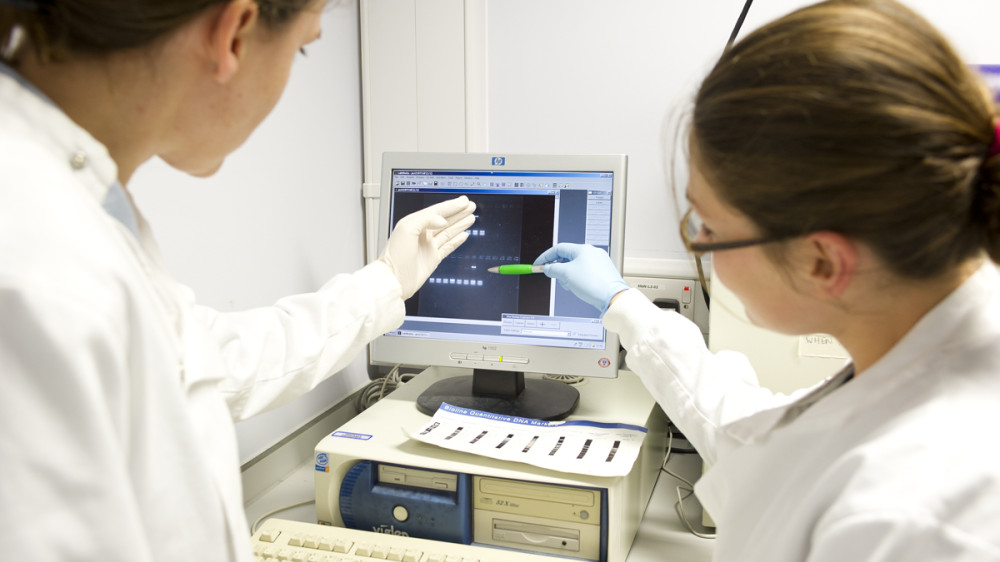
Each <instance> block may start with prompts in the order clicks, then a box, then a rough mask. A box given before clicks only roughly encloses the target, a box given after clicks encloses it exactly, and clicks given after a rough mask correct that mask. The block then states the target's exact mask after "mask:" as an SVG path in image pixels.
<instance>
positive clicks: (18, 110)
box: [0, 63, 118, 205]
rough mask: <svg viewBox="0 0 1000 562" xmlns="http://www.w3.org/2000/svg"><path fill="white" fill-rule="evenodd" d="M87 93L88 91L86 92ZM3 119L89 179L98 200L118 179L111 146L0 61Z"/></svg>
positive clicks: (0, 113) (87, 182)
mask: <svg viewBox="0 0 1000 562" xmlns="http://www.w3.org/2000/svg"><path fill="white" fill-rule="evenodd" d="M84 95H85V94H84ZM0 99H2V100H4V103H3V104H0V119H2V122H3V123H4V126H5V127H6V126H20V127H21V128H23V129H24V133H26V135H27V136H30V137H34V138H35V139H36V140H38V141H39V143H40V144H42V145H43V146H45V147H46V148H48V149H49V150H51V151H53V152H54V153H55V155H56V157H57V158H59V160H61V161H62V162H65V163H66V165H67V167H68V168H70V169H71V170H73V171H74V172H75V173H78V174H85V176H86V178H87V179H88V180H89V181H83V182H81V183H83V184H84V185H85V186H86V187H87V190H88V191H89V192H90V194H91V195H92V196H93V197H94V198H95V199H96V200H97V202H98V203H100V204H102V205H103V203H104V200H105V198H106V197H107V194H108V190H109V189H111V187H112V186H113V185H114V184H115V183H116V182H117V181H118V166H117V165H116V164H115V162H114V160H112V159H111V155H110V154H109V153H108V149H107V148H106V147H105V146H104V145H103V144H102V143H101V142H100V141H98V140H97V139H95V138H94V137H93V136H92V135H91V134H90V133H88V132H87V131H86V130H85V129H83V128H82V127H80V126H79V125H77V124H76V123H75V122H73V120H72V119H70V118H69V116H68V115H66V114H65V113H64V112H63V111H62V110H61V109H59V107H58V106H56V105H55V104H54V103H53V102H52V100H50V99H49V98H48V97H47V96H46V95H45V94H44V93H42V92H41V91H40V90H39V89H38V88H36V87H35V86H34V85H32V84H31V83H30V82H28V81H27V79H25V78H24V77H23V76H21V75H20V74H18V73H17V71H16V70H14V69H13V68H11V67H10V66H8V65H6V64H3V63H0Z"/></svg>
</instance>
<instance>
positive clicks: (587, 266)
mask: <svg viewBox="0 0 1000 562" xmlns="http://www.w3.org/2000/svg"><path fill="white" fill-rule="evenodd" d="M551 262H558V263H551ZM542 264H548V265H546V266H545V275H548V276H549V277H551V278H553V279H556V280H558V281H559V284H560V285H562V286H563V287H564V288H566V289H567V290H569V291H572V292H573V294H574V295H576V296H578V297H580V299H581V300H583V301H584V302H586V303H588V304H590V305H593V306H594V307H596V308H597V309H598V310H600V311H601V316H604V313H605V312H607V310H608V305H609V304H610V303H611V299H612V297H614V296H615V295H617V294H618V293H620V292H622V291H624V290H627V289H628V288H629V286H628V285H627V284H626V283H625V281H624V280H623V279H622V276H621V274H619V273H618V268H617V267H615V264H614V263H612V261H611V257H610V256H608V253H607V252H605V251H604V250H602V249H600V248H595V247H594V246H590V245H587V244H567V243H562V244H556V245H555V246H553V247H551V248H549V249H548V250H545V251H544V252H542V255H540V256H538V259H536V260H535V263H534V265H542Z"/></svg>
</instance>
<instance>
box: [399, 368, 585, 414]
mask: <svg viewBox="0 0 1000 562" xmlns="http://www.w3.org/2000/svg"><path fill="white" fill-rule="evenodd" d="M579 401H580V393H579V392H578V391H577V390H576V389H575V388H573V387H571V386H569V385H568V384H566V383H562V382H557V381H550V380H542V379H532V378H529V379H525V378H524V373H523V372H516V371H495V370H491V369H474V370H473V371H472V374H471V375H466V376H459V377H451V378H447V379H442V380H439V381H437V382H435V383H434V384H432V385H431V386H429V387H428V388H427V390H425V391H424V392H423V394H421V395H420V396H419V397H418V398H417V408H418V409H419V410H420V411H421V412H423V413H425V414H428V415H434V412H436V411H437V409H438V407H440V406H441V404H442V403H443V402H447V403H448V404H451V405H452V406H458V407H461V408H471V409H473V410H481V411H484V412H492V413H494V414H503V415H506V416H517V417H521V418H531V419H538V420H550V421H551V420H561V419H563V418H565V417H566V416H568V415H570V414H571V413H573V410H575V409H576V405H577V403H579Z"/></svg>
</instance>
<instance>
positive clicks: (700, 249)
mask: <svg viewBox="0 0 1000 562" xmlns="http://www.w3.org/2000/svg"><path fill="white" fill-rule="evenodd" d="M692 212H694V209H693V208H689V209H688V210H687V212H685V213H684V216H683V217H681V241H682V242H684V247H685V248H687V250H688V251H689V252H691V253H692V254H694V255H695V256H698V257H701V256H702V255H704V254H710V253H712V252H721V251H723V250H736V249H738V248H749V247H751V246H760V245H761V244H769V243H771V242H778V241H780V240H785V239H787V238H789V236H762V237H760V238H751V239H749V240H733V241H731V242H694V241H692V240H691V235H690V233H689V232H687V229H686V228H685V226H687V224H688V220H689V219H690V218H691V213H692ZM696 235H697V234H696Z"/></svg>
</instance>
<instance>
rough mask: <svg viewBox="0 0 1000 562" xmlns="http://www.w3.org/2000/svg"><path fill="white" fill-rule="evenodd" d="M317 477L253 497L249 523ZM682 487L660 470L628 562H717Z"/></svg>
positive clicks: (309, 487) (697, 469)
mask: <svg viewBox="0 0 1000 562" xmlns="http://www.w3.org/2000/svg"><path fill="white" fill-rule="evenodd" d="M667 468H668V469H670V470H671V471H672V472H675V473H677V474H679V475H681V476H683V477H684V478H686V479H688V480H689V481H694V480H695V479H696V478H697V477H698V475H699V474H700V473H701V461H700V459H699V458H698V457H697V456H696V455H679V454H673V455H671V457H670V461H669V463H668V464H667ZM314 474H315V465H314V463H313V462H312V459H310V460H308V461H306V462H303V463H302V464H301V465H299V466H296V467H294V469H293V470H291V471H290V472H288V473H286V474H285V475H284V476H283V477H281V478H279V479H278V480H277V481H276V482H274V483H273V485H271V486H269V487H268V488H267V489H266V490H265V491H263V492H261V493H260V494H258V495H257V496H256V497H253V498H250V499H249V501H248V502H247V503H246V505H245V509H246V513H247V519H248V521H250V522H251V523H253V522H254V521H255V520H256V519H257V518H258V517H260V516H261V515H262V514H265V513H268V512H269V511H271V510H275V509H279V508H282V507H285V506H289V505H293V504H297V503H300V502H303V501H308V500H311V499H313V498H314V497H315V487H314V483H313V479H314ZM681 484H682V483H681V481H680V480H678V479H676V478H674V477H673V476H671V475H669V474H667V473H665V472H663V471H661V472H660V475H659V477H658V479H657V482H656V485H655V486H654V488H653V494H652V497H651V498H650V501H649V505H648V506H647V508H646V511H645V514H644V516H643V519H642V523H641V524H640V526H639V531H638V533H637V535H636V537H635V541H634V542H633V544H632V548H631V550H630V551H629V554H628V558H627V562H646V561H654V560H655V561H658V562H673V561H683V562H701V561H709V560H711V559H712V550H713V540H712V539H705V538H701V537H697V536H695V535H693V534H692V533H691V532H690V531H688V529H687V527H685V526H684V523H683V522H682V521H681V520H680V518H679V516H678V514H677V512H676V509H675V505H676V503H677V486H678V485H681ZM684 506H685V509H686V511H687V514H688V517H689V518H690V520H691V521H692V524H694V526H695V529H697V530H699V531H708V532H711V531H712V530H711V529H707V530H706V529H704V528H703V527H701V526H700V525H699V523H700V521H701V515H702V510H701V507H700V506H699V505H698V503H697V501H696V500H695V499H693V498H689V499H687V500H686V501H685V502H684ZM273 517H278V518H281V519H290V520H293V521H303V522H307V523H315V522H316V507H315V505H314V504H313V503H308V504H305V505H299V506H298V507H293V508H290V509H287V510H283V511H281V512H279V513H276V514H274V515H273ZM553 559H554V560H556V559H559V558H558V557H553ZM609 562H618V561H609Z"/></svg>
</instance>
